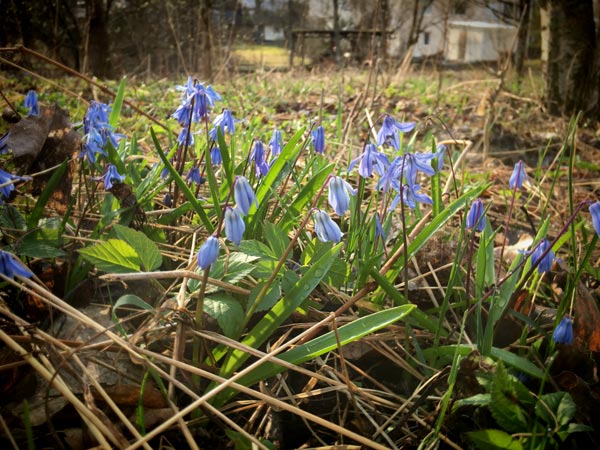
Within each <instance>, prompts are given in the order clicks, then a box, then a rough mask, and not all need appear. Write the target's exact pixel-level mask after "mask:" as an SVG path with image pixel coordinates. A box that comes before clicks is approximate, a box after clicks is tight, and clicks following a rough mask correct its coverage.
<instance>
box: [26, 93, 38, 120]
mask: <svg viewBox="0 0 600 450" xmlns="http://www.w3.org/2000/svg"><path fill="white" fill-rule="evenodd" d="M23 104H24V105H25V108H28V109H29V111H28V113H27V115H28V116H39V115H40V108H39V106H38V98H37V94H36V93H35V91H34V90H31V91H29V92H28V93H27V95H26V96H25V101H24V103H23Z"/></svg>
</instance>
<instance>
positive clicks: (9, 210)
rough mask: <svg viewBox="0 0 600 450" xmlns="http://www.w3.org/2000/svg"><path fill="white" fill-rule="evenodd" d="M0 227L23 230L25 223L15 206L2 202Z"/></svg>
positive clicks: (25, 226)
mask: <svg viewBox="0 0 600 450" xmlns="http://www.w3.org/2000/svg"><path fill="white" fill-rule="evenodd" d="M0 228H12V229H13V230H25V229H26V228H27V223H26V222H25V219H24V218H23V216H22V215H21V213H20V212H19V210H18V209H17V208H15V207H14V206H13V205H8V204H4V205H3V207H2V208H0Z"/></svg>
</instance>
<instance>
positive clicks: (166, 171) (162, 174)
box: [160, 160, 173, 180]
mask: <svg viewBox="0 0 600 450" xmlns="http://www.w3.org/2000/svg"><path fill="white" fill-rule="evenodd" d="M172 164H173V160H171V165H172ZM170 173H171V172H169V169H168V168H167V166H164V167H163V169H162V170H161V171H160V177H161V178H162V179H163V180H166V179H167V178H169V175H170Z"/></svg>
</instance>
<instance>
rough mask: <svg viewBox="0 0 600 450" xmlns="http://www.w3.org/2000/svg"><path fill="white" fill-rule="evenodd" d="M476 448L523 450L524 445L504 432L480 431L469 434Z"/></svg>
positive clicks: (482, 449)
mask: <svg viewBox="0 0 600 450" xmlns="http://www.w3.org/2000/svg"><path fill="white" fill-rule="evenodd" d="M467 436H468V438H469V440H471V442H473V444H475V446H476V447H477V448H479V449H481V450H522V449H523V445H522V444H521V443H520V442H519V441H517V440H515V439H513V437H512V436H511V435H510V434H508V433H506V432H505V431H502V430H478V431H471V432H469V433H467Z"/></svg>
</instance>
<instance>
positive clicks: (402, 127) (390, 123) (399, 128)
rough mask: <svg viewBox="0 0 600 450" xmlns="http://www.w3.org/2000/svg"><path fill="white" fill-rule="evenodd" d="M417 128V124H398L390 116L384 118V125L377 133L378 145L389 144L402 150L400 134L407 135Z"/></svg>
mask: <svg viewBox="0 0 600 450" xmlns="http://www.w3.org/2000/svg"><path fill="white" fill-rule="evenodd" d="M414 127H415V122H397V121H396V119H394V118H393V117H392V116H390V115H389V114H386V115H385V117H384V118H383V124H382V125H381V128H380V129H379V132H378V133H377V145H379V146H381V145H383V144H387V145H389V146H390V147H393V148H395V149H396V150H400V135H399V132H402V133H407V132H409V131H411V130H412V129H413V128H414Z"/></svg>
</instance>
